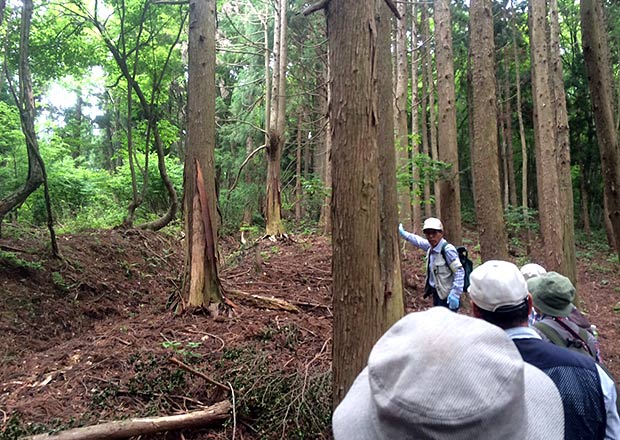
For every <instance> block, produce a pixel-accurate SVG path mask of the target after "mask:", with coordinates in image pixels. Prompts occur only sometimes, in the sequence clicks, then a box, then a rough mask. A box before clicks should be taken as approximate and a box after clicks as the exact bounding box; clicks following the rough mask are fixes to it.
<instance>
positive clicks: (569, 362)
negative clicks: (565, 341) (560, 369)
mask: <svg viewBox="0 0 620 440" xmlns="http://www.w3.org/2000/svg"><path fill="white" fill-rule="evenodd" d="M514 342H515V344H516V345H517V347H518V348H519V351H520V352H521V355H522V356H523V359H525V360H526V361H527V362H530V363H532V364H534V365H536V366H538V367H539V368H547V367H551V366H565V367H575V368H585V369H588V370H595V369H596V364H595V362H594V359H592V358H591V357H590V356H587V355H585V354H582V353H578V352H575V351H572V350H569V349H568V348H564V347H560V346H558V345H555V344H552V343H551V342H549V341H544V340H542V339H537V338H528V339H518V340H515V341H514Z"/></svg>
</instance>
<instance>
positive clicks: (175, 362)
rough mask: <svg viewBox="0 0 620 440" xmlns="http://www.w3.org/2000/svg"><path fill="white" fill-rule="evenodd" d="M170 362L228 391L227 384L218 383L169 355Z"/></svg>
mask: <svg viewBox="0 0 620 440" xmlns="http://www.w3.org/2000/svg"><path fill="white" fill-rule="evenodd" d="M170 362H172V363H173V364H177V365H178V366H179V367H181V368H183V369H184V370H185V371H189V372H190V373H192V374H195V375H196V376H199V377H202V378H203V379H204V380H206V381H207V382H209V383H210V384H212V385H216V386H218V387H220V388H222V389H223V390H226V391H230V388H228V385H224V384H223V383H220V382H218V381H217V380H214V379H211V378H210V377H209V376H207V375H206V374H204V373H201V372H200V371H198V370H195V369H193V368H192V367H190V366H189V365H187V364H184V363H183V362H181V361H180V360H178V359H177V358H175V357H171V358H170Z"/></svg>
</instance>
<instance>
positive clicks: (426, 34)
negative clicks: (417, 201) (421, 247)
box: [420, 5, 436, 217]
mask: <svg viewBox="0 0 620 440" xmlns="http://www.w3.org/2000/svg"><path fill="white" fill-rule="evenodd" d="M420 9H421V13H420V32H421V34H422V42H423V44H422V93H423V98H422V127H421V130H422V152H423V153H424V154H426V155H427V156H428V157H429V158H430V157H433V156H432V155H431V150H432V148H431V140H430V139H429V137H430V136H429V133H432V130H433V127H434V120H433V117H432V115H433V113H431V112H430V108H431V106H434V101H433V99H432V97H433V93H434V92H433V75H432V67H430V68H429V66H430V65H431V63H432V59H431V49H430V44H431V43H430V41H431V37H430V30H429V25H428V6H427V5H421V6H420ZM429 72H430V75H429ZM435 159H436V157H435ZM430 186H431V182H430V180H429V178H428V175H427V176H426V177H425V178H424V216H425V217H430V216H432V215H433V212H432V207H433V205H432V202H431V187H430Z"/></svg>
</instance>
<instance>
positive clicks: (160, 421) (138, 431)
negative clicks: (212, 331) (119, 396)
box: [23, 400, 231, 440]
mask: <svg viewBox="0 0 620 440" xmlns="http://www.w3.org/2000/svg"><path fill="white" fill-rule="evenodd" d="M230 409H231V405H230V402H229V401H228V400H223V401H221V402H218V403H216V404H215V405H211V406H209V407H207V408H205V409H202V410H199V411H192V412H188V413H185V414H178V415H175V416H165V417H156V418H144V419H129V420H116V421H113V422H107V423H102V424H100V425H92V426H84V427H82V428H74V429H68V430H66V431H60V432H57V433H55V434H51V435H50V434H38V435H33V436H30V437H23V439H24V440H95V439H100V440H108V439H122V438H128V437H134V436H138V435H146V434H154V433H156V432H161V431H176V430H179V429H186V428H196V427H203V426H207V425H210V424H212V423H213V422H216V421H219V420H223V419H226V418H228V413H229V412H230Z"/></svg>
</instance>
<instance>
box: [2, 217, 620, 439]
mask: <svg viewBox="0 0 620 440" xmlns="http://www.w3.org/2000/svg"><path fill="white" fill-rule="evenodd" d="M5 229H7V228H5ZM8 232H9V233H8V234H7V236H9V237H10V236H11V231H10V230H9V231H8ZM38 234H41V235H28V234H24V233H20V235H19V238H4V239H0V335H1V336H2V337H1V338H0V438H7V439H9V438H11V439H12V438H17V437H19V436H22V435H27V434H35V433H40V432H48V431H50V430H52V429H54V430H61V429H67V428H71V427H77V426H84V425H91V424H96V423H100V422H103V421H111V420H119V419H124V418H130V417H146V416H150V417H156V416H164V415H172V414H178V413H182V412H187V411H191V410H194V409H197V408H200V406H201V405H211V404H213V403H216V402H218V401H221V400H224V399H229V400H230V401H231V402H233V400H234V408H235V412H234V417H230V418H228V420H226V421H225V422H224V423H220V424H217V425H215V426H211V427H205V428H201V429H193V430H185V431H175V432H169V433H162V434H157V435H151V436H146V437H145V436H143V437H142V438H161V439H164V438H165V439H229V438H237V439H258V438H268V439H271V438H273V439H276V438H284V439H289V438H290V439H293V438H310V439H312V438H330V434H329V420H330V415H331V410H330V404H331V386H330V380H331V378H330V366H331V327H332V314H331V291H330V290H331V245H330V243H329V240H328V239H327V238H325V237H322V236H316V235H298V236H297V235H296V236H290V237H289V239H288V240H283V241H278V242H272V241H269V240H266V239H263V240H259V241H256V242H254V243H253V244H251V245H246V246H241V245H240V244H238V243H236V242H234V241H233V240H230V239H229V240H224V241H223V243H222V246H221V247H222V258H221V271H220V277H221V280H222V284H223V286H224V288H225V289H226V291H228V292H230V293H231V294H229V295H228V296H227V298H228V302H229V304H230V305H231V306H232V309H231V312H230V314H227V315H226V316H224V315H220V316H218V317H216V318H213V317H211V316H208V315H207V314H205V313H203V312H201V313H183V314H176V313H174V311H173V310H172V309H173V307H170V305H171V304H172V305H174V304H176V303H178V301H180V296H179V294H180V286H181V274H182V270H183V258H184V255H183V251H182V240H181V238H180V237H175V236H171V235H165V234H161V233H152V232H144V231H137V230H128V231H121V230H106V231H90V232H84V233H79V234H72V235H63V236H60V237H59V238H58V241H59V246H60V250H61V253H62V255H63V258H62V260H54V259H51V258H50V257H49V249H48V248H49V246H48V244H47V237H46V236H45V235H43V233H42V232H39V233H38ZM469 242H470V243H473V242H475V240H470V241H469ZM470 247H471V248H472V250H474V249H475V246H473V245H470ZM515 252H516V253H515ZM518 252H519V251H518V250H517V251H515V250H514V249H513V253H514V254H515V255H518V254H519V253H518ZM422 254H423V253H422V252H420V251H417V250H415V249H413V248H411V247H407V249H406V252H405V254H404V255H405V257H404V259H403V268H404V274H405V276H404V278H405V284H406V302H407V311H408V312H410V311H416V310H421V309H424V308H427V307H429V305H430V304H429V302H427V301H426V300H423V299H422V296H421V290H422V287H423V283H424V265H423V262H422V259H423V255H422ZM470 256H471V257H473V258H472V259H474V261H476V257H477V255H476V253H475V252H470ZM520 258H521V260H524V259H523V257H520ZM532 260H533V261H536V258H532ZM515 261H516V259H515ZM520 262H521V263H522V262H525V261H520ZM617 265H618V263H617V259H615V258H614V257H613V256H612V255H611V254H610V253H609V251H608V249H607V247H606V246H603V245H600V246H598V245H596V243H592V242H589V243H587V244H586V245H584V246H578V269H579V275H578V278H579V284H578V292H579V295H580V296H581V298H582V301H583V308H584V310H585V311H586V312H587V313H588V315H589V318H590V320H591V321H592V323H594V324H595V325H596V326H597V327H598V329H599V332H600V338H601V350H602V353H603V357H604V360H605V364H606V365H607V367H608V368H609V369H610V370H611V372H612V373H613V374H614V375H615V377H619V375H620V319H618V315H619V314H620V273H619V271H618V270H617ZM238 291H241V292H245V293H247V294H249V295H250V296H243V295H240V294H239V293H237V294H233V293H234V292H238ZM251 295H258V296H260V297H267V298H270V297H274V298H277V299H281V300H284V301H287V302H288V303H289V304H291V305H293V306H295V310H284V309H278V308H277V307H278V304H276V303H269V302H264V301H260V300H257V299H256V298H253V297H252V296H251ZM469 312H470V306H469V301H468V299H467V298H465V300H464V308H463V313H469ZM171 358H175V359H178V360H179V361H181V362H183V363H184V364H186V365H188V366H189V367H190V368H191V369H193V371H194V372H190V371H188V370H186V369H183V368H181V367H180V366H179V365H178V363H174V362H173V361H171ZM196 372H198V373H202V375H203V376H201V375H200V374H198V373H196ZM204 376H207V377H208V378H210V379H212V380H214V381H217V382H219V383H220V384H223V385H224V386H218V385H213V384H212V383H211V381H209V380H207V379H205V378H204ZM228 389H232V390H234V393H231V392H230V391H229V390H228ZM233 396H234V399H233Z"/></svg>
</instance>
